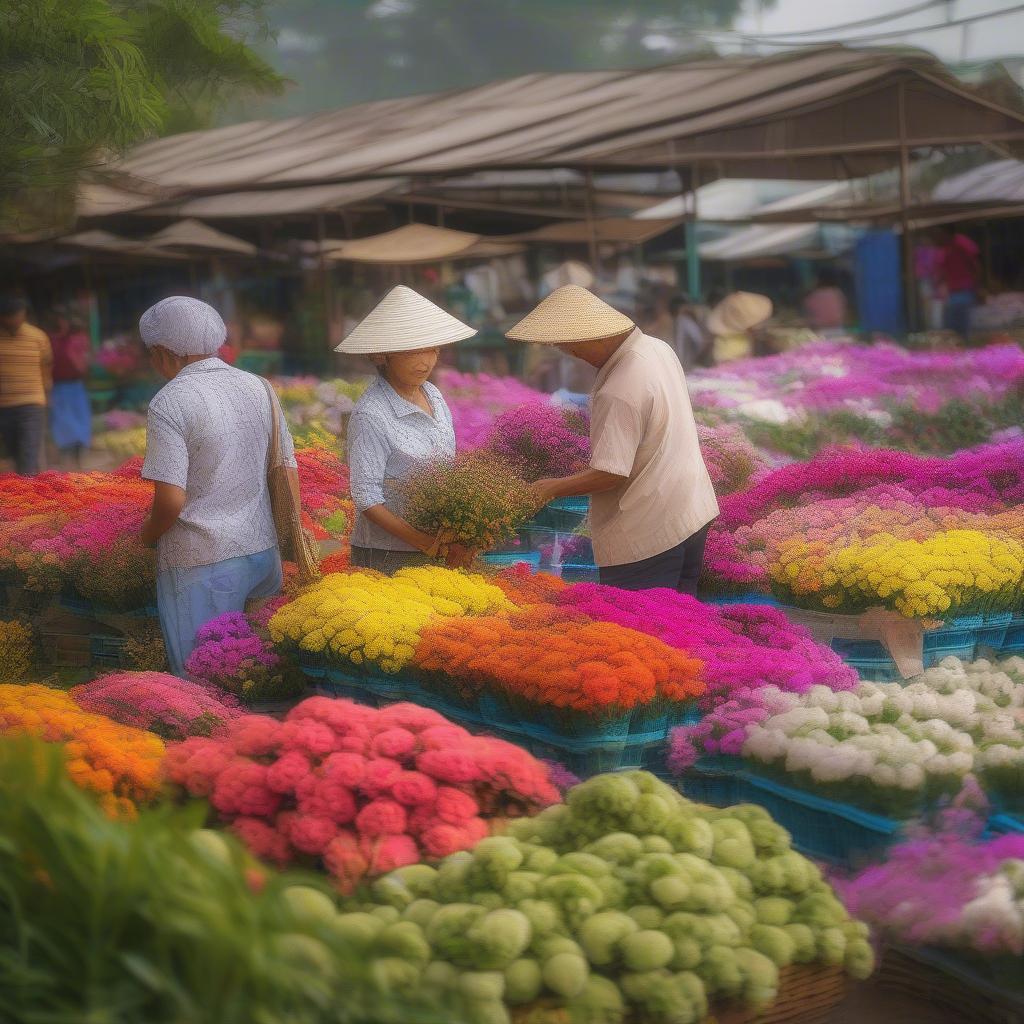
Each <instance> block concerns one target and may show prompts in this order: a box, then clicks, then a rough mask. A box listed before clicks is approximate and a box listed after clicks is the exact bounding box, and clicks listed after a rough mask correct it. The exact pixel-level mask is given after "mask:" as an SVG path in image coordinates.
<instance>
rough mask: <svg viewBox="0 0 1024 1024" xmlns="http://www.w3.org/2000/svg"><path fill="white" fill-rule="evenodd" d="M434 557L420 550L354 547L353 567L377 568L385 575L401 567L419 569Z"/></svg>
mask: <svg viewBox="0 0 1024 1024" xmlns="http://www.w3.org/2000/svg"><path fill="white" fill-rule="evenodd" d="M432 561H433V559H431V558H429V557H427V555H423V554H420V552H419V551H387V550H385V549H384V548H359V547H353V548H352V555H351V562H352V568H353V569H375V570H376V571H377V572H382V573H384V575H385V576H393V575H394V574H395V573H396V572H398V570H399V569H418V568H419V567H420V566H421V565H430V563H431V562H432Z"/></svg>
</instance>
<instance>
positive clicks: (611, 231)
mask: <svg viewBox="0 0 1024 1024" xmlns="http://www.w3.org/2000/svg"><path fill="white" fill-rule="evenodd" d="M679 223H680V218H679V217H668V218H660V219H658V220H652V219H647V220H638V219H636V218H634V217H598V218H595V219H594V220H589V221H588V220H572V221H563V222H560V223H558V224H545V225H544V226H543V227H540V228H536V229H535V230H533V231H523V232H521V233H520V234H517V235H513V236H510V237H513V238H516V239H519V240H521V241H524V242H550V243H552V244H566V245H573V244H581V245H586V244H588V243H589V242H590V241H595V242H625V243H627V244H629V245H640V244H641V243H642V242H647V241H650V239H652V238H657V237H658V236H659V235H663V234H664V233H665V232H666V231H670V230H671V229H672V228H674V227H675V226H676V225H677V224H679Z"/></svg>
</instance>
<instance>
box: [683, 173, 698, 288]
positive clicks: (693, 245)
mask: <svg viewBox="0 0 1024 1024" xmlns="http://www.w3.org/2000/svg"><path fill="white" fill-rule="evenodd" d="M689 177H690V206H689V216H688V217H687V221H686V290H687V292H689V294H690V301H691V302H695V303H697V304H698V305H700V304H701V302H702V288H701V277H700V242H699V241H698V239H697V213H698V211H697V190H698V189H699V188H700V168H699V167H698V166H697V165H696V164H694V166H693V167H692V168H691V170H690V175H689Z"/></svg>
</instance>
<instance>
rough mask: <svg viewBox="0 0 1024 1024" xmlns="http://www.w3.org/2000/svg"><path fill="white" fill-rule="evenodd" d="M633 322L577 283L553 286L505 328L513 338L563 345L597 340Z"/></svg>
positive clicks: (611, 335) (616, 332)
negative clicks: (531, 310)
mask: <svg viewBox="0 0 1024 1024" xmlns="http://www.w3.org/2000/svg"><path fill="white" fill-rule="evenodd" d="M635 326H636V324H634V323H633V321H632V320H630V319H629V317H628V316H626V314H625V313H620V312H619V311H618V310H617V309H612V307H611V306H609V305H608V303H607V302H602V301H601V299H599V298H598V297H597V296H596V295H594V293H593V292H588V291H587V289H586V288H581V287H580V286H579V285H578V284H567V285H563V286H562V287H561V288H556V289H555V290H554V291H553V292H552V293H551V294H550V295H549V296H548V297H547V298H546V299H544V301H543V302H541V303H540V304H539V305H538V306H537V307H536V309H534V311H533V312H532V313H530V314H528V315H527V316H525V317H524V318H523V319H522V320H520V321H519V323H517V324H516V325H515V327H513V328H512V330H510V331H509V332H508V337H509V338H512V339H513V340H514V341H535V342H538V343H539V344H542V345H562V344H565V343H566V342H571V341H596V340H597V339H598V338H611V337H613V336H614V335H616V334H622V333H623V332H625V331H630V330H632V329H633V328H634V327H635Z"/></svg>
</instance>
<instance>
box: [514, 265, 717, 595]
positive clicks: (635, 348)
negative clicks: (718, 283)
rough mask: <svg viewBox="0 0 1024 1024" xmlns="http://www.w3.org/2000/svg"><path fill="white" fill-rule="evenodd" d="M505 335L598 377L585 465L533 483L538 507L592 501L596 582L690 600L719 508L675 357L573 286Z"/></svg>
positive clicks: (620, 315) (550, 298)
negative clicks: (580, 364) (572, 360)
mask: <svg viewBox="0 0 1024 1024" xmlns="http://www.w3.org/2000/svg"><path fill="white" fill-rule="evenodd" d="M508 337H509V338H512V339H513V340H516V341H526V342H534V343H538V344H544V345H555V346H557V347H558V348H559V349H560V350H561V351H562V352H564V353H566V354H568V355H571V356H575V357H576V358H577V359H582V360H583V361H584V362H587V363H589V364H590V365H591V366H593V367H595V368H596V369H597V371H598V373H597V380H596V382H595V384H594V388H593V391H592V392H591V407H590V446H591V457H590V468H589V469H587V470H585V471H583V472H582V473H576V474H575V475H573V476H569V477H565V478H564V479H560V480H538V481H537V483H536V484H534V497H535V498H536V500H537V503H538V505H545V504H547V503H548V502H550V501H552V500H554V499H555V498H567V497H571V496H573V495H583V494H588V495H590V499H591V500H590V530H591V536H592V539H593V544H594V558H595V561H596V562H597V565H598V568H599V570H600V578H601V582H602V583H604V584H607V585H609V586H614V587H620V588H622V589H624V590H646V589H649V588H651V587H667V588H669V589H671V590H677V591H682V592H684V593H693V592H694V591H695V590H696V588H697V580H698V578H699V576H700V572H701V568H702V565H703V561H704V544H705V540H706V538H707V532H708V526H709V525H710V523H711V521H712V520H713V519H714V518H715V517H716V516H717V515H718V502H717V500H716V499H715V492H714V488H713V487H712V486H711V477H710V476H709V475H708V471H707V467H706V466H705V465H704V458H703V456H702V455H701V451H700V444H699V442H698V440H697V425H696V423H695V422H694V418H693V410H692V408H691V407H690V396H689V394H688V392H687V390H686V378H685V376H684V374H683V368H682V366H681V365H680V363H679V360H678V358H676V354H675V352H673V351H672V349H671V348H670V347H669V346H668V345H667V344H665V342H663V341H659V340H658V339H657V338H652V337H649V336H648V335H646V334H644V333H643V331H641V330H640V329H639V328H638V327H637V326H636V325H635V324H634V323H633V322H632V321H631V320H630V319H629V317H627V316H626V315H625V314H624V313H620V312H619V311H618V310H616V309H613V308H612V307H611V306H609V305H607V304H606V303H604V302H602V301H601V300H600V299H599V298H598V297H597V296H596V295H593V294H591V293H590V292H589V291H587V290H586V289H585V288H580V287H578V286H577V285H566V286H565V287H563V288H559V289H557V290H556V291H554V292H552V293H551V295H549V296H548V297H547V298H546V299H545V300H544V301H543V302H541V303H540V305H539V306H537V308H536V309H534V310H533V312H532V313H530V314H529V315H528V316H527V317H526V318H525V319H524V320H522V321H520V322H519V323H518V324H516V326H515V327H513V328H512V330H510V331H509V332H508Z"/></svg>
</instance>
